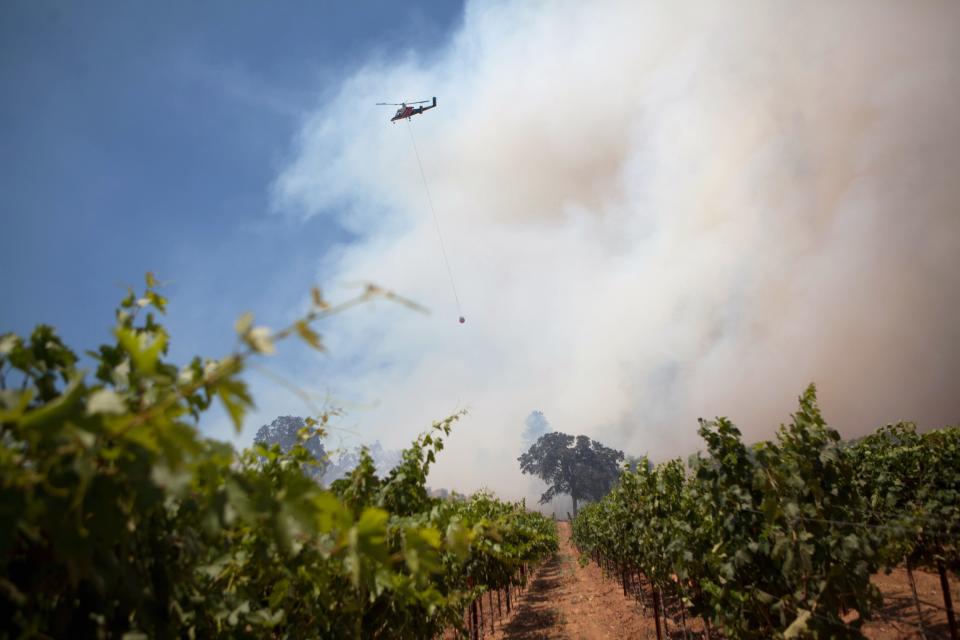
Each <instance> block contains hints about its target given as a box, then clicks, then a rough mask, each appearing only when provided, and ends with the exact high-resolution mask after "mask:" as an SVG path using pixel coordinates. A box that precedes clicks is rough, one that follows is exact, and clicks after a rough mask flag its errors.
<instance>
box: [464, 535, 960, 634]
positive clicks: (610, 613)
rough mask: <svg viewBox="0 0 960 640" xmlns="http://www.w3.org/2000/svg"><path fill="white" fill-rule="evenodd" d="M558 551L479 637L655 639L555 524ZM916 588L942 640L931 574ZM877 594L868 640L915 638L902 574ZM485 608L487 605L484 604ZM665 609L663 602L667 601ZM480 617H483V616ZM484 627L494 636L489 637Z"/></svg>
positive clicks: (697, 629)
mask: <svg viewBox="0 0 960 640" xmlns="http://www.w3.org/2000/svg"><path fill="white" fill-rule="evenodd" d="M557 526H558V530H559V533H560V551H559V553H557V554H556V555H555V556H554V557H553V558H551V559H550V560H548V561H547V562H545V563H544V564H542V565H540V567H539V568H538V569H537V570H536V571H535V572H534V575H532V576H531V580H530V584H529V585H528V587H527V589H526V590H525V591H524V592H523V593H522V595H520V596H519V597H518V598H517V601H516V602H515V603H514V608H513V612H512V613H511V615H510V616H509V617H505V618H504V619H502V620H501V619H499V618H498V619H496V620H492V621H491V620H490V618H489V615H487V616H485V617H486V618H487V622H486V625H485V629H484V634H483V636H484V637H486V638H494V639H497V640H555V639H556V640H560V639H570V640H608V639H609V640H614V639H620V638H656V627H655V626H654V621H653V617H652V615H651V614H650V613H651V612H649V611H647V610H645V606H646V607H647V608H648V607H650V606H651V604H650V603H649V602H647V603H645V606H644V604H641V603H640V602H639V601H638V600H637V599H635V598H634V597H633V596H632V595H631V596H624V594H623V588H622V587H621V586H620V583H619V582H618V581H617V580H616V579H615V578H614V577H612V576H611V577H605V576H604V575H603V571H602V570H601V569H600V567H598V566H597V565H596V564H594V563H592V562H591V563H590V564H589V565H587V566H586V567H581V566H580V565H579V564H578V562H577V557H578V555H579V554H578V553H577V550H576V549H575V548H574V547H573V545H572V544H571V542H570V525H569V524H568V523H566V522H559V523H557ZM914 575H915V577H916V580H917V591H918V594H919V597H920V600H921V603H922V612H923V618H924V627H925V629H926V632H927V638H928V639H930V638H948V637H949V630H948V629H947V620H946V613H945V612H944V611H943V595H942V594H941V593H940V582H939V578H938V576H937V575H936V574H934V573H928V572H926V571H920V570H916V571H914ZM873 581H874V584H876V585H877V586H878V587H879V588H880V590H881V592H882V593H883V601H884V607H883V609H882V610H881V611H879V612H877V615H876V616H875V619H874V620H872V621H870V622H869V623H867V624H866V625H864V633H865V635H866V636H867V638H869V639H870V640H895V639H897V640H898V639H901V638H922V637H923V636H922V635H921V634H920V629H919V626H918V624H917V612H916V608H915V606H914V602H913V595H912V593H911V591H910V583H909V582H908V580H907V572H906V570H905V569H902V568H898V569H896V570H894V571H893V572H892V573H891V574H889V575H885V574H877V575H876V576H874V578H873ZM951 588H952V590H953V593H954V603H955V607H956V603H957V600H958V594H960V583H958V581H957V580H955V579H952V580H951ZM485 606H487V608H488V609H489V606H488V605H486V603H485ZM668 606H670V603H668ZM675 609H676V608H675V607H674V610H673V611H672V613H673V615H672V619H671V620H670V622H669V623H668V633H667V634H665V635H664V637H665V638H667V637H669V638H683V637H684V633H683V630H682V629H681V627H680V624H681V620H680V618H679V613H678V611H676V610H675ZM484 613H487V612H486V611H485V612H484ZM491 622H493V624H494V626H495V627H496V632H495V633H494V634H492V635H491V633H490V628H491ZM685 622H686V629H687V633H688V637H689V638H702V637H703V631H702V629H703V626H702V624H700V621H699V620H690V619H689V618H688V619H686V621H685Z"/></svg>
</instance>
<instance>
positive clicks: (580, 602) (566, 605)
mask: <svg viewBox="0 0 960 640" xmlns="http://www.w3.org/2000/svg"><path fill="white" fill-rule="evenodd" d="M557 527H558V529H559V533H560V552H559V553H557V555H555V556H554V557H553V558H552V559H551V560H550V561H549V562H547V563H545V564H543V565H541V566H540V569H539V570H538V571H537V573H536V575H535V576H534V578H533V580H532V582H531V584H530V587H529V588H528V589H527V591H526V593H524V596H523V599H522V600H521V601H520V606H519V607H518V609H517V612H516V614H515V615H514V616H513V617H512V618H511V619H510V621H509V622H507V623H506V624H505V625H504V626H503V628H502V629H501V630H498V632H497V634H496V635H494V636H492V637H493V638H502V639H504V640H553V639H561V638H562V639H565V640H566V639H570V640H581V639H582V640H606V639H608V638H609V639H611V640H613V639H614V638H616V639H619V638H645V637H648V634H652V633H653V631H652V627H651V625H652V624H653V623H652V621H651V620H645V619H644V618H643V616H642V614H641V612H640V610H639V607H640V605H639V604H635V603H633V602H631V601H630V600H628V599H626V598H624V597H623V590H622V589H621V588H620V585H619V584H617V582H615V581H614V580H605V579H604V578H603V575H602V572H601V570H600V568H599V567H597V566H596V565H595V564H593V563H591V564H590V565H588V566H586V567H581V566H580V565H579V564H578V563H577V555H578V554H577V551H576V549H574V548H573V545H572V544H571V543H570V525H569V524H568V523H566V522H559V523H557Z"/></svg>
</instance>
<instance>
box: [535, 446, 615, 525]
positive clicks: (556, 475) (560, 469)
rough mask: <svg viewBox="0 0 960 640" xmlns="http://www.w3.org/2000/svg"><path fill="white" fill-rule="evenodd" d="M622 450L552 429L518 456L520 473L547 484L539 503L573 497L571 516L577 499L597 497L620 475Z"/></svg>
mask: <svg viewBox="0 0 960 640" xmlns="http://www.w3.org/2000/svg"><path fill="white" fill-rule="evenodd" d="M623 457H624V456H623V451H617V450H616V449H610V448H609V447H605V446H603V445H602V444H600V443H599V442H597V441H596V440H591V439H590V438H588V437H587V436H577V437H576V438H574V437H573V436H571V435H567V434H565V433H560V432H559V431H554V432H552V433H547V434H545V435H543V436H540V438H539V439H538V440H537V441H536V442H535V443H534V444H533V446H531V447H530V449H529V450H528V451H527V452H526V453H524V454H523V455H522V456H520V457H519V458H518V460H519V461H520V470H521V471H522V472H523V473H529V474H531V475H535V476H539V477H540V478H541V479H542V480H543V481H544V482H546V483H547V484H548V485H550V486H549V487H547V490H546V491H545V492H544V493H543V495H542V496H540V504H546V503H548V502H550V500H552V499H553V498H554V497H555V496H557V495H560V494H567V495H569V496H570V497H571V498H572V499H573V515H574V516H576V515H577V502H578V501H579V500H582V499H585V500H599V499H600V498H602V497H603V496H605V495H606V494H607V493H608V492H609V491H610V489H611V488H612V487H613V485H614V483H615V482H616V481H617V478H618V477H619V476H620V465H619V463H620V462H621V461H622V460H623Z"/></svg>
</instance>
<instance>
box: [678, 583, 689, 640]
mask: <svg viewBox="0 0 960 640" xmlns="http://www.w3.org/2000/svg"><path fill="white" fill-rule="evenodd" d="M677 600H679V602H680V624H681V625H683V640H687V612H686V611H684V609H686V608H687V605H686V603H685V602H684V601H683V590H680V589H678V590H677Z"/></svg>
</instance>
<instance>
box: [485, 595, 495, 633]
mask: <svg viewBox="0 0 960 640" xmlns="http://www.w3.org/2000/svg"><path fill="white" fill-rule="evenodd" d="M487 600H488V601H489V603H490V633H494V632H496V628H495V627H494V626H493V623H494V619H493V591H487Z"/></svg>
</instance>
